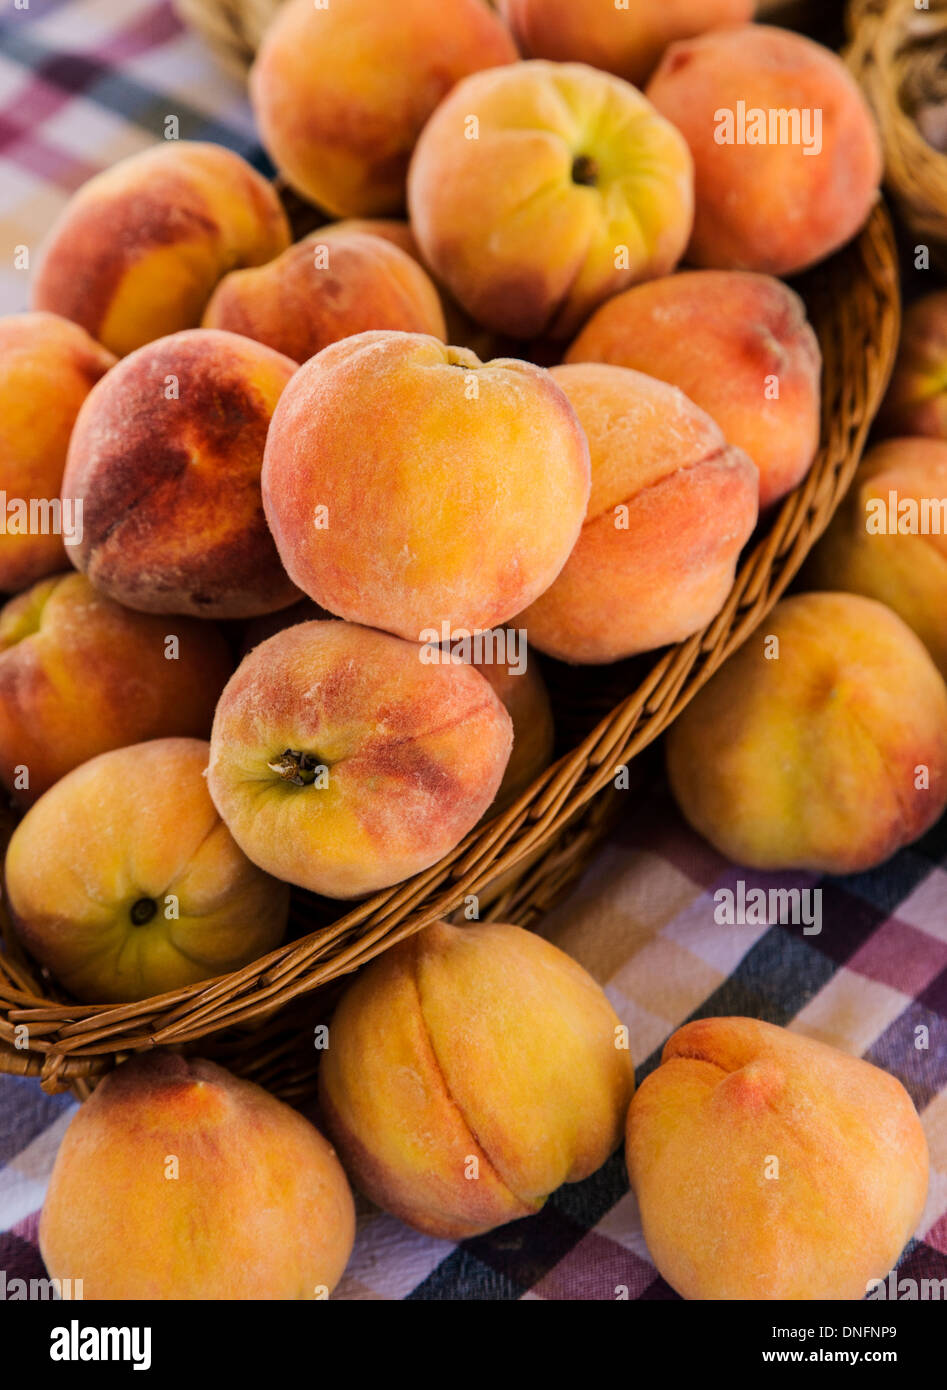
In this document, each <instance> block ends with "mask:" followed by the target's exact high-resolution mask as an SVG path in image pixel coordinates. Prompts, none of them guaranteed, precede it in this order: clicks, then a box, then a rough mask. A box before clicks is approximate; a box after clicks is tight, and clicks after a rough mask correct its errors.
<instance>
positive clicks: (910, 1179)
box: [625, 1018, 928, 1300]
mask: <svg viewBox="0 0 947 1390" xmlns="http://www.w3.org/2000/svg"><path fill="white" fill-rule="evenodd" d="M625 1154H626V1158H627V1162H628V1173H629V1176H630V1178H631V1183H632V1187H633V1188H634V1191H635V1195H636V1196H637V1199H638V1205H639V1207H640V1210H641V1221H642V1225H643V1228H644V1237H645V1240H646V1241H647V1244H648V1249H649V1251H650V1252H651V1257H652V1259H653V1260H654V1262H655V1264H656V1265H657V1267H658V1270H659V1271H660V1273H661V1274H662V1275H663V1277H664V1278H665V1279H666V1280H667V1282H668V1283H669V1284H670V1285H671V1287H672V1288H674V1289H676V1290H677V1292H678V1293H679V1294H681V1295H682V1296H683V1297H684V1298H688V1299H746V1300H754V1299H807V1300H809V1299H861V1298H864V1296H865V1294H866V1292H867V1291H868V1287H869V1285H870V1284H871V1282H872V1281H873V1280H876V1279H881V1278H883V1277H884V1275H886V1274H887V1273H888V1271H889V1270H890V1269H891V1268H892V1266H893V1265H894V1263H895V1261H896V1260H897V1258H898V1255H899V1254H900V1253H901V1251H902V1249H903V1248H904V1246H905V1245H906V1243H907V1241H908V1240H909V1239H910V1237H911V1235H912V1234H913V1232H914V1229H915V1227H916V1226H917V1224H918V1222H919V1220H920V1219H921V1213H922V1211H923V1208H924V1202H925V1199H926V1195H927V1178H928V1157H927V1143H926V1140H925V1138H924V1131H923V1129H922V1127H921V1122H920V1120H919V1119H918V1117H917V1112H916V1111H915V1109H914V1106H913V1104H912V1103H911V1098H910V1096H909V1095H908V1093H907V1091H906V1090H905V1089H904V1087H903V1086H902V1085H901V1083H900V1082H899V1081H897V1080H895V1078H894V1077H893V1076H889V1075H888V1073H887V1072H884V1071H882V1070H881V1069H880V1068H879V1067H875V1066H872V1065H871V1064H870V1063H868V1062H863V1061H861V1060H860V1059H859V1058H857V1057H849V1056H846V1054H845V1053H843V1052H838V1051H837V1050H836V1049H835V1048H834V1047H828V1046H826V1044H825V1043H821V1042H816V1041H815V1040H814V1039H812V1038H806V1037H803V1036H801V1035H800V1034H798V1033H790V1032H788V1031H787V1030H786V1029H784V1028H777V1027H774V1026H773V1025H772V1024H770V1023H761V1022H759V1021H758V1020H756V1019H755V1018H703V1019H699V1020H698V1021H696V1022H694V1023H688V1024H685V1026H684V1027H683V1028H679V1029H678V1030H677V1032H676V1033H674V1034H673V1035H672V1036H671V1038H670V1039H669V1040H668V1042H667V1043H666V1044H665V1047H664V1052H663V1055H662V1059H661V1065H660V1066H659V1067H658V1068H657V1070H656V1071H653V1072H652V1073H651V1075H650V1076H648V1077H647V1078H646V1079H645V1080H644V1081H643V1082H642V1084H641V1087H640V1089H639V1090H638V1092H637V1094H636V1095H635V1097H634V1100H633V1101H632V1103H631V1108H630V1110H629V1112H628V1126H627V1137H626V1145H625Z"/></svg>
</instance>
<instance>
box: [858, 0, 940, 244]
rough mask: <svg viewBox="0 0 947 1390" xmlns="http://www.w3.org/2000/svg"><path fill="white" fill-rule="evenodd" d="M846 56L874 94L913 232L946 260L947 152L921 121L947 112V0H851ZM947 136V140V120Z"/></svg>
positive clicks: (900, 202) (894, 183) (891, 174)
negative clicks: (923, 3) (919, 3)
mask: <svg viewBox="0 0 947 1390" xmlns="http://www.w3.org/2000/svg"><path fill="white" fill-rule="evenodd" d="M848 31H849V46H848V48H847V50H846V53H845V58H846V61H847V62H848V65H849V67H850V68H851V70H852V72H853V73H854V74H855V77H856V79H857V80H858V82H859V83H860V84H861V87H862V90H863V91H864V92H865V95H866V96H867V98H868V101H869V102H870V104H871V107H872V109H873V110H874V113H875V116H876V118H877V121H878V125H879V127H880V130H881V138H882V142H883V145H884V154H885V183H886V186H887V188H888V190H889V191H890V193H891V195H892V198H893V200H894V202H895V204H896V206H897V209H898V211H899V213H900V214H901V216H902V217H903V219H904V221H905V223H906V225H907V227H908V228H909V229H910V231H911V233H912V234H913V235H914V236H915V237H916V238H917V240H918V242H919V243H920V244H922V245H925V246H929V247H930V250H931V256H932V259H934V260H935V261H936V262H938V263H939V264H940V265H944V264H947V155H945V154H942V153H941V152H940V151H939V150H938V149H936V148H935V147H934V146H933V145H932V144H930V143H929V142H928V140H927V139H925V137H924V135H923V134H922V133H921V130H920V129H919V127H918V124H917V119H916V118H917V117H918V116H919V115H920V118H921V121H922V123H923V122H924V120H925V116H931V115H933V107H934V106H935V104H940V102H944V103H945V110H947V0H930V9H929V10H917V9H915V7H914V0H851V4H850V5H849V10H848ZM943 125H944V129H943V132H942V138H944V139H947V120H945V121H944V122H943Z"/></svg>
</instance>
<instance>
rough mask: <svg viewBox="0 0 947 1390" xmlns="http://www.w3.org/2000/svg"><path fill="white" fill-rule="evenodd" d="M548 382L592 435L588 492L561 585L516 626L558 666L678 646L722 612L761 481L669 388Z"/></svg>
mask: <svg viewBox="0 0 947 1390" xmlns="http://www.w3.org/2000/svg"><path fill="white" fill-rule="evenodd" d="M550 376H551V377H552V378H553V380H554V381H555V382H556V384H557V385H558V386H561V387H562V389H563V391H564V392H565V394H566V396H567V397H568V398H569V400H570V402H571V403H572V406H573V408H574V409H575V412H576V414H577V416H578V417H579V422H580V424H581V425H582V427H583V429H584V430H585V433H586V435H587V437H588V441H589V448H590V450H591V458H592V493H591V497H590V499H589V506H588V513H587V515H586V519H585V524H584V526H583V527H582V534H581V535H580V537H579V540H578V541H577V543H576V546H575V549H574V550H573V552H572V554H571V555H570V556H569V559H568V560H567V561H566V564H565V568H564V569H563V571H562V573H561V574H560V575H559V577H558V579H556V581H555V582H554V583H553V584H552V585H551V587H550V588H548V589H547V590H546V591H545V593H543V594H541V595H540V597H539V598H538V599H536V601H535V602H534V603H533V604H532V605H531V606H530V607H529V608H527V609H526V610H525V612H523V613H522V614H521V615H520V617H519V618H518V619H517V621H518V622H519V623H521V624H523V625H524V626H525V627H526V629H527V631H528V634H529V640H530V643H531V645H532V646H534V647H538V648H539V650H540V651H543V652H547V653H548V654H549V655H550V656H556V657H558V658H559V659H560V660H561V661H570V662H575V663H589V664H592V663H601V662H608V661H617V660H619V658H621V657H626V656H632V655H635V654H636V653H638V652H646V651H651V650H652V649H653V648H655V647H662V646H664V645H665V644H667V643H669V642H680V641H683V639H684V638H685V637H689V636H690V635H691V633H694V632H698V631H700V629H701V628H702V627H704V626H705V625H706V624H707V623H709V622H710V620H711V619H712V618H713V617H714V616H715V615H716V614H717V613H719V611H720V609H721V608H722V606H723V604H724V602H725V600H726V597H727V595H728V594H729V592H730V589H731V587H732V585H733V577H734V571H735V569H736V563H737V559H738V557H739V554H740V551H741V549H742V548H743V545H744V543H745V542H746V540H747V539H748V537H749V536H750V534H751V532H752V530H753V527H754V526H755V524H756V515H757V493H758V487H759V483H758V475H757V471H756V468H755V467H754V465H753V463H752V462H751V460H750V459H749V458H748V457H747V456H746V454H744V453H743V452H742V451H741V450H739V449H735V448H733V447H732V446H731V445H729V444H728V443H727V441H726V440H725V439H724V437H723V434H722V433H721V431H720V429H719V428H718V426H717V425H716V424H714V422H713V420H711V418H710V416H709V415H706V414H705V413H704V412H703V411H702V410H700V409H699V408H698V407H697V406H696V405H694V404H693V402H691V401H690V400H688V398H687V397H686V396H685V395H684V394H683V392H681V391H679V390H678V389H677V388H676V387H674V386H668V385H667V384H666V383H665V382H663V381H656V380H655V379H654V378H652V377H648V376H644V375H643V374H642V373H641V372H635V371H632V370H631V369H630V368H628V367H613V366H610V365H608V364H605V363H584V364H579V363H577V364H574V365H570V366H564V367H553V368H552V370H551V372H550Z"/></svg>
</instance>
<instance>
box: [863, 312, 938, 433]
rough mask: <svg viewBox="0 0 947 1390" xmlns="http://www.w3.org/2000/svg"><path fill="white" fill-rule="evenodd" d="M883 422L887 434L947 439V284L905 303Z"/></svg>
mask: <svg viewBox="0 0 947 1390" xmlns="http://www.w3.org/2000/svg"><path fill="white" fill-rule="evenodd" d="M878 423H879V426H880V427H881V428H882V429H883V430H884V431H885V432H886V433H887V434H915V435H916V434H920V435H928V436H930V437H931V438H933V439H947V290H935V291H934V293H933V294H925V295H922V296H921V298H920V299H916V300H915V301H914V303H913V304H909V305H908V306H907V308H906V309H905V311H904V319H903V322H902V325H901V343H900V346H899V347H898V356H897V360H896V361H895V364H894V372H893V373H892V376H891V381H890V383H889V385H888V393H887V395H886V396H885V399H884V402H883V404H882V407H881V410H880V412H879V415H878Z"/></svg>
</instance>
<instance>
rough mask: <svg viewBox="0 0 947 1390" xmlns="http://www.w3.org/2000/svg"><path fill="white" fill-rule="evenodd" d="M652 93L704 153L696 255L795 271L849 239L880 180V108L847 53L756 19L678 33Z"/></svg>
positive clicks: (712, 262)
mask: <svg viewBox="0 0 947 1390" xmlns="http://www.w3.org/2000/svg"><path fill="white" fill-rule="evenodd" d="M646 94H647V96H648V99H649V100H650V101H652V102H653V103H654V105H655V106H656V107H657V109H658V110H659V111H660V112H661V114H662V115H663V116H666V117H667V119H668V120H669V121H673V123H674V124H675V125H676V126H677V127H678V128H679V129H680V130H681V131H682V133H683V135H684V137H685V139H686V140H687V143H688V145H689V146H690V151H691V154H692V155H693V158H694V170H695V198H696V213H695V217H694V232H693V236H692V237H691V242H690V246H689V247H688V250H687V259H688V260H689V261H690V262H691V263H692V264H694V265H697V266H706V267H710V268H717V269H721V270H757V271H764V272H767V273H769V274H771V275H790V274H793V273H794V272H796V271H800V270H804V269H805V268H806V267H807V266H810V265H814V264H815V263H816V262H817V261H821V260H823V259H824V258H825V257H826V256H828V255H830V254H831V252H833V251H836V250H837V249H838V248H839V247H840V246H844V245H845V243H846V242H847V241H850V240H851V238H852V237H853V236H854V235H855V233H856V232H857V231H858V230H859V228H860V227H861V226H862V224H863V223H864V222H865V220H866V219H867V217H868V215H869V213H870V212H871V209H872V206H873V204H874V203H875V201H876V199H877V196H878V187H879V184H880V182H881V173H882V157H881V142H880V140H879V138H878V132H877V130H876V128H875V123H874V118H873V116H872V114H871V111H870V109H869V107H868V103H867V102H866V100H865V98H864V96H863V95H862V93H861V90H860V89H859V87H858V85H857V84H856V82H855V80H854V78H853V77H852V76H851V74H850V73H849V71H848V69H847V68H846V67H845V65H844V63H843V62H842V61H841V59H840V58H838V57H836V55H835V54H834V53H832V52H830V51H829V50H828V49H827V48H823V47H822V46H821V44H817V43H814V42H813V41H812V40H811V39H807V38H804V37H803V36H802V35H801V34H793V33H789V32H788V31H787V30H785V29H774V28H771V27H770V26H768V25H763V24H747V25H741V26H738V27H736V28H732V29H718V30H715V31H713V32H711V33H708V34H702V35H701V36H700V37H698V38H694V39H684V40H682V41H680V42H679V43H673V44H672V45H671V46H670V48H669V49H668V50H667V52H666V53H665V55H664V58H663V59H662V61H661V64H660V66H659V67H658V69H657V71H656V72H655V74H654V76H653V77H652V78H651V81H650V82H649V83H648V86H647V89H646Z"/></svg>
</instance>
